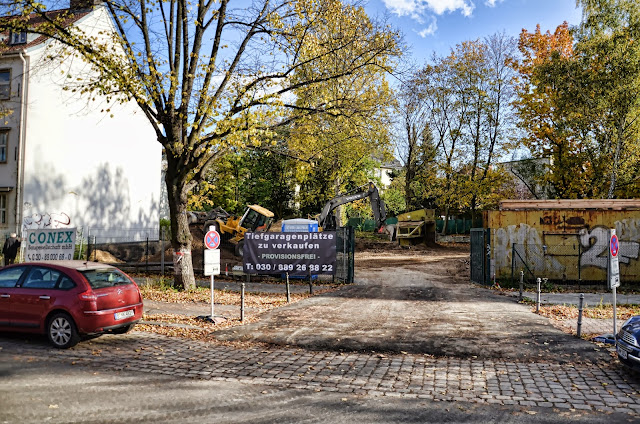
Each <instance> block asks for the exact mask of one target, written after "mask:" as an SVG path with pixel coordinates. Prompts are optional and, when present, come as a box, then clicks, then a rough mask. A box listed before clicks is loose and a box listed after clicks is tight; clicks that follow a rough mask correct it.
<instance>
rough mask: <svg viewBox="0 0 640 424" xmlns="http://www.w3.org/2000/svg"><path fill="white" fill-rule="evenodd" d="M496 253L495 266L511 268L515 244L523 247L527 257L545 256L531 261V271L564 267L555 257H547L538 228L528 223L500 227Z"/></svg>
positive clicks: (497, 267) (496, 231) (497, 234)
mask: <svg viewBox="0 0 640 424" xmlns="http://www.w3.org/2000/svg"><path fill="white" fill-rule="evenodd" d="M493 237H494V239H493V240H494V249H495V252H494V255H493V258H494V259H495V267H496V269H498V270H500V269H503V268H508V269H509V270H510V269H511V259H512V257H511V255H512V249H513V246H514V245H518V246H522V247H523V252H522V253H523V255H524V256H525V258H522V259H523V260H526V257H536V258H545V259H544V260H537V261H531V263H530V264H529V269H531V271H533V272H536V271H543V270H545V269H548V268H549V267H552V268H553V269H558V268H561V267H562V264H560V263H559V262H558V261H557V260H556V259H555V258H554V257H552V256H548V257H545V249H544V243H543V242H542V238H541V237H540V235H539V234H538V230H537V229H536V228H535V227H532V226H530V225H528V224H519V225H509V226H508V227H506V228H498V229H496V230H495V232H494V234H493Z"/></svg>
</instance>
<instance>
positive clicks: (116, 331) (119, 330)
mask: <svg viewBox="0 0 640 424" xmlns="http://www.w3.org/2000/svg"><path fill="white" fill-rule="evenodd" d="M133 327H135V324H129V325H125V326H124V327H119V328H115V329H113V330H111V332H112V333H113V334H125V333H128V332H129V331H131V330H132V329H133Z"/></svg>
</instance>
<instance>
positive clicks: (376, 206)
mask: <svg viewBox="0 0 640 424" xmlns="http://www.w3.org/2000/svg"><path fill="white" fill-rule="evenodd" d="M367 197H369V198H370V200H371V210H372V211H373V218H374V219H375V221H376V231H380V229H381V228H382V227H384V221H385V220H386V219H387V211H386V208H385V205H384V201H383V200H382V199H381V198H380V193H379V192H378V187H376V185H375V184H373V183H371V182H370V183H369V184H365V185H363V186H360V187H358V188H356V189H354V190H352V191H349V192H347V193H343V194H340V195H339V196H336V197H334V198H333V199H331V200H329V201H328V202H327V203H326V204H325V205H324V207H323V208H322V212H321V213H320V215H318V227H321V228H322V229H323V230H325V231H333V230H335V229H336V216H335V214H334V213H333V210H334V209H335V208H337V207H338V206H340V205H344V204H346V203H350V202H355V201H356V200H360V199H365V198H367Z"/></svg>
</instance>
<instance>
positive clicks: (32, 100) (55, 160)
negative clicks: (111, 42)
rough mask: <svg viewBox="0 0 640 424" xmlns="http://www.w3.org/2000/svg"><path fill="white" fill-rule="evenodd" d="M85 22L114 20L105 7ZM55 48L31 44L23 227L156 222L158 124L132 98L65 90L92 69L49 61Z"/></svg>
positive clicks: (109, 228) (103, 25)
mask: <svg viewBox="0 0 640 424" xmlns="http://www.w3.org/2000/svg"><path fill="white" fill-rule="evenodd" d="M78 25H79V26H81V27H83V28H87V29H90V30H91V31H96V32H97V31H100V30H105V29H107V30H108V29H109V28H110V25H111V23H110V20H109V18H108V16H106V13H105V12H104V9H103V8H98V9H97V10H96V11H95V12H94V13H92V14H90V15H88V16H87V17H85V18H83V20H82V21H80V22H79V23H78ZM56 48H58V47H57V46H56V45H55V44H54V43H48V44H46V45H45V44H43V45H40V46H39V47H38V48H37V49H35V50H33V51H30V52H29V53H30V60H31V64H32V70H31V75H30V81H29V87H28V90H29V98H28V105H27V109H28V116H27V125H26V139H25V156H24V161H25V165H24V166H25V173H24V198H23V205H24V213H23V220H22V229H23V230H25V229H28V228H34V227H35V228H37V227H41V226H43V225H45V223H46V222H47V221H48V222H50V225H56V226H67V225H68V226H75V227H83V228H85V230H86V229H87V227H89V228H91V233H92V234H96V233H97V232H99V229H103V230H104V232H106V233H110V232H115V231H117V230H118V229H122V228H140V227H152V226H153V227H155V226H157V225H158V221H159V217H158V210H159V202H160V184H161V179H160V178H161V177H160V169H161V146H160V144H159V143H158V142H157V141H156V137H155V133H154V132H153V130H152V127H151V125H150V124H149V122H148V121H147V119H146V118H145V116H144V115H143V113H142V112H141V111H140V110H139V109H138V107H137V105H136V104H135V103H133V102H130V103H125V104H117V103H114V102H112V103H108V102H107V100H106V98H104V97H100V96H94V98H95V101H93V100H89V96H87V95H84V96H80V95H79V94H77V93H72V92H70V91H63V90H62V87H63V85H64V84H65V83H68V82H69V80H70V79H68V78H67V75H71V76H72V77H74V76H79V75H87V73H88V72H89V71H88V68H87V67H86V65H85V64H84V63H83V62H82V61H81V60H80V59H77V58H74V59H66V60H65V61H64V62H63V63H55V61H53V62H52V63H51V62H49V63H47V61H46V60H44V58H45V57H46V56H47V55H48V54H50V53H51V51H55V49H56ZM72 79H73V78H72ZM72 79H71V80H72ZM107 109H110V112H106V111H105V110H107ZM110 115H113V117H111V116H110Z"/></svg>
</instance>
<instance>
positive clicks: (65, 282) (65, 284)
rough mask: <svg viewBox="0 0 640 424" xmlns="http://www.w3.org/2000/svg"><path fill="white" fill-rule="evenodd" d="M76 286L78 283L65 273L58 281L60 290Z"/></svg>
mask: <svg viewBox="0 0 640 424" xmlns="http://www.w3.org/2000/svg"><path fill="white" fill-rule="evenodd" d="M75 286H76V283H74V282H73V281H72V280H71V278H69V277H67V276H66V275H63V276H62V278H61V279H60V282H59V283H58V288H59V289H60V290H69V289H72V288H74V287H75Z"/></svg>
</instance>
